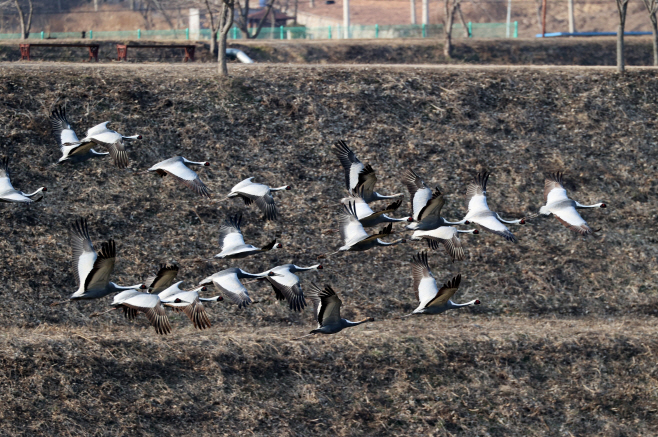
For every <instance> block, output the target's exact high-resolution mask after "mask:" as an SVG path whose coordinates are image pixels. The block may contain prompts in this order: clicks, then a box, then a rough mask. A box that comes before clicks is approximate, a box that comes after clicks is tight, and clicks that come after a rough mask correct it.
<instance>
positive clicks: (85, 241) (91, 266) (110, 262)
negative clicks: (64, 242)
mask: <svg viewBox="0 0 658 437" xmlns="http://www.w3.org/2000/svg"><path fill="white" fill-rule="evenodd" d="M71 246H72V248H73V266H74V268H75V271H76V274H77V276H78V284H79V287H78V290H77V291H76V292H75V293H73V294H72V295H71V297H69V300H68V301H64V302H71V301H73V300H78V299H98V298H101V297H104V296H107V295H108V294H111V293H118V292H120V291H123V290H130V289H140V288H142V285H143V284H137V285H132V286H129V287H122V286H120V285H117V284H115V283H114V282H110V275H111V274H112V272H113V270H114V262H115V260H116V246H115V244H114V240H108V241H107V242H104V243H103V244H102V245H101V250H100V251H98V255H97V254H96V252H95V251H94V246H93V245H92V243H91V238H90V237H89V230H88V228H87V221H86V220H85V219H83V218H81V219H79V220H76V221H75V223H74V224H73V227H72V229H71ZM64 302H56V303H53V304H51V306H55V305H59V304H61V303H64Z"/></svg>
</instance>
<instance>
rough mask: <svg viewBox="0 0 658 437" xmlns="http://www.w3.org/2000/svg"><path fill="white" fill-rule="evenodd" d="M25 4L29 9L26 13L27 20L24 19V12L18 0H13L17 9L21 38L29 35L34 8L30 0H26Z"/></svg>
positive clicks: (26, 37)
mask: <svg viewBox="0 0 658 437" xmlns="http://www.w3.org/2000/svg"><path fill="white" fill-rule="evenodd" d="M27 4H28V7H29V8H30V10H29V12H28V13H27V21H26V19H25V12H23V8H22V7H21V4H20V2H19V0H14V5H16V9H17V10H18V19H19V20H20V22H21V38H22V39H28V38H29V37H30V28H31V27H32V12H33V10H34V5H33V4H32V0H27Z"/></svg>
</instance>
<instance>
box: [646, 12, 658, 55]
mask: <svg viewBox="0 0 658 437" xmlns="http://www.w3.org/2000/svg"><path fill="white" fill-rule="evenodd" d="M643 1H644V6H646V7H647V12H649V19H650V20H651V27H652V28H653V65H656V66H658V23H657V22H656V12H657V11H658V0H643Z"/></svg>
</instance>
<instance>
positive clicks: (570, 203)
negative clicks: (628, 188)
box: [539, 172, 606, 235]
mask: <svg viewBox="0 0 658 437" xmlns="http://www.w3.org/2000/svg"><path fill="white" fill-rule="evenodd" d="M562 178H563V174H562V173H559V172H558V173H554V174H552V175H550V176H549V177H548V178H546V180H545V181H544V202H545V203H546V205H544V206H542V207H541V208H540V209H539V214H542V215H546V216H548V215H551V214H553V215H554V216H555V218H556V219H558V221H559V222H560V223H562V224H563V225H564V226H566V227H567V228H569V229H571V230H572V231H574V232H576V233H578V234H580V235H590V234H592V233H594V232H598V231H599V230H600V229H598V230H595V231H594V230H592V228H590V227H589V226H588V225H587V222H586V221H585V220H584V219H583V218H582V217H581V216H580V214H578V211H577V210H576V208H605V207H606V204H605V203H595V204H593V205H582V204H580V203H578V202H576V201H574V200H571V199H569V196H567V190H566V189H565V188H564V185H563V180H562Z"/></svg>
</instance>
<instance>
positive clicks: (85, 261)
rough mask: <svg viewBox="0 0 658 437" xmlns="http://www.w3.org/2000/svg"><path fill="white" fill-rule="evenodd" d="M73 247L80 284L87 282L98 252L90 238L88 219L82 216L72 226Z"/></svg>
mask: <svg viewBox="0 0 658 437" xmlns="http://www.w3.org/2000/svg"><path fill="white" fill-rule="evenodd" d="M70 233H71V248H72V249H73V267H74V269H75V273H76V275H77V277H78V286H81V285H85V284H86V283H87V277H88V276H90V275H89V274H90V273H91V271H92V269H93V268H94V265H95V263H96V258H97V256H96V252H95V251H94V246H93V244H92V243H91V238H89V230H88V229H87V220H85V219H83V218H80V219H79V220H76V221H75V222H74V223H73V226H72V227H71V232H70Z"/></svg>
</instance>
